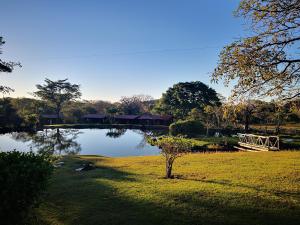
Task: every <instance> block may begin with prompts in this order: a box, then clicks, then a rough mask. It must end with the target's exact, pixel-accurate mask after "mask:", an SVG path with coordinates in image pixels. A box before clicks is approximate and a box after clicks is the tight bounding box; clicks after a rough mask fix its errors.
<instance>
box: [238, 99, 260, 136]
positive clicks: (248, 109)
mask: <svg viewBox="0 0 300 225" xmlns="http://www.w3.org/2000/svg"><path fill="white" fill-rule="evenodd" d="M255 109H256V106H255V101H251V100H248V101H243V102H240V103H239V104H237V105H235V110H236V114H237V117H238V121H239V122H240V123H243V124H244V129H245V131H246V132H248V131H249V128H250V122H251V118H252V116H253V113H254V111H255Z"/></svg>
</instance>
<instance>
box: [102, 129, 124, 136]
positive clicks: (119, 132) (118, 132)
mask: <svg viewBox="0 0 300 225" xmlns="http://www.w3.org/2000/svg"><path fill="white" fill-rule="evenodd" d="M126 130H127V129H119V128H111V129H109V130H108V131H107V132H106V136H107V137H110V138H119V137H121V136H122V135H124V134H125V133H126Z"/></svg>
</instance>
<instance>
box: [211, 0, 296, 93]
mask: <svg viewBox="0 0 300 225" xmlns="http://www.w3.org/2000/svg"><path fill="white" fill-rule="evenodd" d="M235 13H236V15H237V16H240V17H244V18H245V19H247V21H250V23H251V26H250V29H251V30H252V31H253V32H252V34H251V35H249V37H246V38H242V39H240V40H237V41H235V42H233V43H232V44H230V45H228V46H226V47H224V49H223V50H222V51H221V53H220V59H219V64H218V66H217V68H216V69H215V71H214V73H213V74H212V79H213V81H216V82H217V81H219V80H220V79H223V80H224V83H225V84H226V85H228V83H229V82H230V81H233V80H237V84H236V85H235V87H234V90H233V97H242V96H245V95H250V96H252V98H253V96H254V95H256V96H260V97H265V96H273V97H274V96H277V97H279V98H282V99H290V98H294V97H297V96H300V86H299V81H300V55H299V43H300V1H299V0H242V1H241V3H240V5H239V7H238V9H237V10H236V12H235Z"/></svg>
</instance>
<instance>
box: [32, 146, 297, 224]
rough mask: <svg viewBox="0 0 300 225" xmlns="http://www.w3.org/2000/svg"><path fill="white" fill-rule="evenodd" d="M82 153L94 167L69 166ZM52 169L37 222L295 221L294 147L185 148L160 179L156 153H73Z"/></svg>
mask: <svg viewBox="0 0 300 225" xmlns="http://www.w3.org/2000/svg"><path fill="white" fill-rule="evenodd" d="M83 160H88V161H92V162H93V163H95V165H96V166H97V169H95V170H91V171H83V172H75V171H74V169H75V168H78V167H79V165H80V164H81V163H82V161H83ZM64 161H65V163H66V164H65V165H64V166H63V167H61V168H58V169H56V171H55V174H54V176H53V178H52V180H51V185H50V188H49V194H48V195H47V196H46V199H45V202H44V203H43V204H42V205H41V206H40V208H39V210H38V212H39V215H40V218H41V220H42V224H66V225H104V224H105V225H106V224H111V225H113V224H124V225H127V224H128V225H148V224H157V225H177V224H178V225H179V224H180V225H182V224H188V225H199V224H206V225H210V224H238V225H243V224H245V225H246V224H247V225H251V224H253V225H263V224H278V225H289V224H295V225H296V224H297V225H298V224H300V197H299V189H300V187H299V185H300V152H297V151H282V152H262V153H248V152H245V153H243V152H236V153H213V154H191V155H187V156H185V157H183V158H180V159H178V161H175V167H174V174H175V175H176V177H177V178H176V179H171V180H167V179H164V178H163V175H164V161H163V158H162V157H161V156H147V157H125V158H106V157H98V156H73V157H68V158H65V159H64Z"/></svg>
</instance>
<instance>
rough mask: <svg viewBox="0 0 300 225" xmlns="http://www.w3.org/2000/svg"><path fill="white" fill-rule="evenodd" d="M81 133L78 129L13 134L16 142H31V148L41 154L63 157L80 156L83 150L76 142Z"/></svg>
mask: <svg viewBox="0 0 300 225" xmlns="http://www.w3.org/2000/svg"><path fill="white" fill-rule="evenodd" d="M80 133H81V132H80V131H79V130H77V129H59V128H57V129H46V130H44V131H39V132H37V133H25V132H20V133H17V132H15V133H12V138H13V139H14V140H16V141H22V142H31V143H30V145H29V146H30V148H31V149H35V150H37V152H38V153H40V154H46V155H61V154H78V153H79V152H80V150H81V146H80V144H79V143H78V142H77V141H76V139H77V137H78V135H79V134H80Z"/></svg>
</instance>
